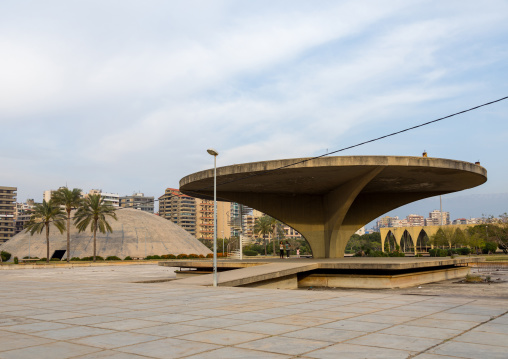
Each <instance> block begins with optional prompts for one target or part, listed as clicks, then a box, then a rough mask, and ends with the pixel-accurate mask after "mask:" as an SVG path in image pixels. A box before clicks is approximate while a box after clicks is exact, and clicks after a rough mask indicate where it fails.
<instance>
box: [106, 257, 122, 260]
mask: <svg viewBox="0 0 508 359" xmlns="http://www.w3.org/2000/svg"><path fill="white" fill-rule="evenodd" d="M106 260H107V261H121V259H120V258H118V257H117V256H109V257H107V258H106Z"/></svg>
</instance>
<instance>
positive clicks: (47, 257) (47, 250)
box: [46, 223, 49, 264]
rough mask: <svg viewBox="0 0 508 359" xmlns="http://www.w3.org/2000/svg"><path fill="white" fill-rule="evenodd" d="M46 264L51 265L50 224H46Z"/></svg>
mask: <svg viewBox="0 0 508 359" xmlns="http://www.w3.org/2000/svg"><path fill="white" fill-rule="evenodd" d="M46 263H48V264H49V223H46Z"/></svg>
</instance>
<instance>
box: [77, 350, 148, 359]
mask: <svg viewBox="0 0 508 359" xmlns="http://www.w3.org/2000/svg"><path fill="white" fill-rule="evenodd" d="M73 358H76V359H102V358H107V359H142V358H144V359H146V356H144V355H143V356H141V355H136V354H129V353H121V352H117V351H114V350H102V351H100V352H95V353H92V354H86V355H80V356H78V357H73Z"/></svg>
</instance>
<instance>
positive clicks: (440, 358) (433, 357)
mask: <svg viewBox="0 0 508 359" xmlns="http://www.w3.org/2000/svg"><path fill="white" fill-rule="evenodd" d="M413 358H414V359H457V357H451V356H448V355H438V354H429V353H423V354H420V355H417V356H415V357H413Z"/></svg>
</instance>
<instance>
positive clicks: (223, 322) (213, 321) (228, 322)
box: [185, 318, 248, 328]
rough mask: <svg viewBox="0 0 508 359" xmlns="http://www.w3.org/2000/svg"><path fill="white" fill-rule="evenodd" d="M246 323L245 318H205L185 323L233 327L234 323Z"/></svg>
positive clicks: (208, 326)
mask: <svg viewBox="0 0 508 359" xmlns="http://www.w3.org/2000/svg"><path fill="white" fill-rule="evenodd" d="M246 323H248V322H247V321H245V320H237V319H226V318H204V319H198V320H191V321H189V322H185V324H187V325H195V326H198V327H207V328H227V327H232V326H234V325H240V324H246Z"/></svg>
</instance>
